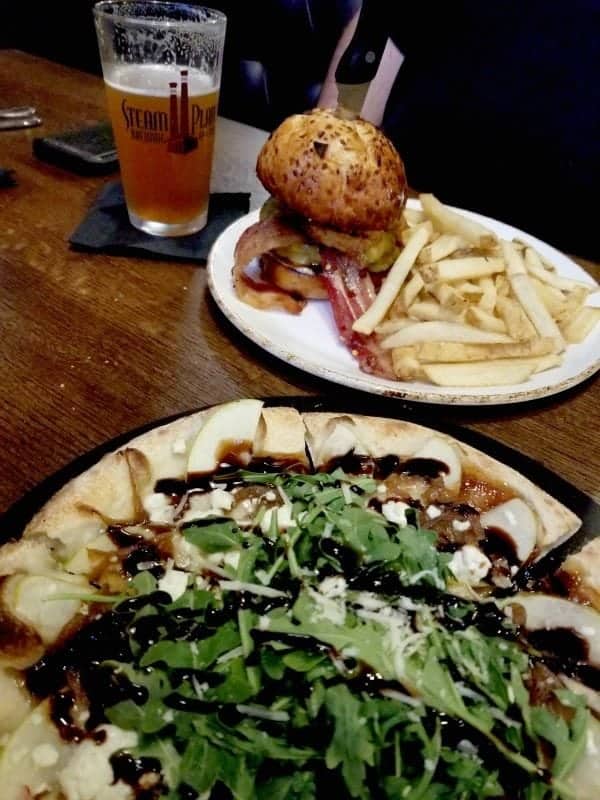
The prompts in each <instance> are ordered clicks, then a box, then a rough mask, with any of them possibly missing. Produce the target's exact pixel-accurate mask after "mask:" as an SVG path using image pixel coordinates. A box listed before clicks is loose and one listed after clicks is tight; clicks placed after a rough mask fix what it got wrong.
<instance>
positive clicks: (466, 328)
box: [381, 321, 513, 349]
mask: <svg viewBox="0 0 600 800" xmlns="http://www.w3.org/2000/svg"><path fill="white" fill-rule="evenodd" d="M512 341H513V340H512V339H511V338H510V337H509V336H506V334H503V333H491V332H490V331H482V330H480V329H479V328H475V327H473V326H472V325H463V324H461V323H460V322H441V321H440V322H415V323H414V324H413V325H407V326H406V327H404V328H402V329H401V330H399V331H396V333H392V334H391V335H390V336H388V337H386V338H385V339H383V341H382V342H381V346H382V347H383V348H384V349H391V348H393V347H402V346H403V345H409V344H419V343H420V342H472V343H480V344H486V343H490V344H491V343H495V342H512Z"/></svg>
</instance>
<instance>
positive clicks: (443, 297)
mask: <svg viewBox="0 0 600 800" xmlns="http://www.w3.org/2000/svg"><path fill="white" fill-rule="evenodd" d="M430 291H431V294H432V295H433V296H434V297H436V298H437V300H438V302H439V303H440V304H441V305H442V306H444V308H447V309H448V310H449V311H452V312H453V313H454V314H460V313H461V312H462V311H466V309H467V305H468V304H467V301H466V300H465V299H464V297H462V296H461V295H460V294H459V292H457V291H456V289H455V288H454V287H453V286H450V284H449V283H443V282H438V283H434V284H432V285H431V286H430Z"/></svg>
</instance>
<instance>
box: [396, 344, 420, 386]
mask: <svg viewBox="0 0 600 800" xmlns="http://www.w3.org/2000/svg"><path fill="white" fill-rule="evenodd" d="M392 369H393V370H394V375H395V376H396V377H397V378H400V380H403V381H414V380H418V379H419V378H422V377H423V370H422V369H421V364H420V363H419V361H418V360H417V359H416V358H415V356H414V353H413V352H412V348H410V347H401V348H398V349H397V350H392Z"/></svg>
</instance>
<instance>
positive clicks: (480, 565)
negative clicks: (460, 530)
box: [448, 544, 492, 586]
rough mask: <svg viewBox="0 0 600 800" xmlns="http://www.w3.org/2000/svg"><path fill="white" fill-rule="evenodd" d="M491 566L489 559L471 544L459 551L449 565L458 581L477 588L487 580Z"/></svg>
mask: <svg viewBox="0 0 600 800" xmlns="http://www.w3.org/2000/svg"><path fill="white" fill-rule="evenodd" d="M491 566H492V562H491V561H490V560H489V558H488V557H487V556H486V555H484V554H483V553H482V552H481V550H478V549H477V548H476V547H473V545H471V544H466V545H465V546H464V547H461V549H460V550H457V551H456V552H455V553H454V555H453V556H452V560H451V561H450V563H449V564H448V568H449V569H450V571H451V572H452V574H453V575H454V576H455V577H456V579H457V580H459V581H460V582H461V583H467V584H469V586H476V585H477V584H478V583H479V582H480V581H481V580H482V579H483V578H485V576H486V575H487V574H488V572H489V571H490V569H491Z"/></svg>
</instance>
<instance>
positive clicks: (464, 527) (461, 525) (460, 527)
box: [452, 519, 471, 533]
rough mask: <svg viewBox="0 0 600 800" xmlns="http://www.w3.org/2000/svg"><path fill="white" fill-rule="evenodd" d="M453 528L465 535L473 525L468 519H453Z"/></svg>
mask: <svg viewBox="0 0 600 800" xmlns="http://www.w3.org/2000/svg"><path fill="white" fill-rule="evenodd" d="M452 527H453V529H454V530H455V531H458V532H459V533H464V531H468V530H469V528H470V527H471V523H470V522H469V520H468V519H464V520H461V519H453V520H452Z"/></svg>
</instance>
